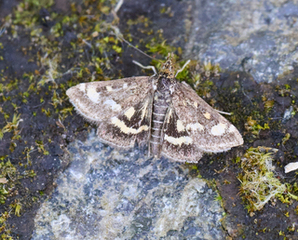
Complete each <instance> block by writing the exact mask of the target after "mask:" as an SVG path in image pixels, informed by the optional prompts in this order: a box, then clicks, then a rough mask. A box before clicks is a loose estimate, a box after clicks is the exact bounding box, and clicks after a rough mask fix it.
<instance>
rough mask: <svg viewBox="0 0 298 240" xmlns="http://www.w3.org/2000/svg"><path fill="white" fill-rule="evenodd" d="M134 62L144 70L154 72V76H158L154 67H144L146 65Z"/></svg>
mask: <svg viewBox="0 0 298 240" xmlns="http://www.w3.org/2000/svg"><path fill="white" fill-rule="evenodd" d="M132 62H133V63H134V64H135V65H137V66H139V67H141V68H144V69H152V71H153V72H154V74H153V76H155V75H157V72H156V69H155V67H154V66H144V65H142V64H141V63H139V62H137V61H135V60H132Z"/></svg>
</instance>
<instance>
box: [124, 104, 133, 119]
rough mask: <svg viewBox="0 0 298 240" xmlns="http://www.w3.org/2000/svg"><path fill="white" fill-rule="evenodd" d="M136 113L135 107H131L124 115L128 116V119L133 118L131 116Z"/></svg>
mask: <svg viewBox="0 0 298 240" xmlns="http://www.w3.org/2000/svg"><path fill="white" fill-rule="evenodd" d="M134 113H135V109H134V107H130V108H129V109H128V110H127V111H126V112H125V113H124V115H125V116H126V117H127V119H128V120H130V119H131V117H132V116H133V115H134Z"/></svg>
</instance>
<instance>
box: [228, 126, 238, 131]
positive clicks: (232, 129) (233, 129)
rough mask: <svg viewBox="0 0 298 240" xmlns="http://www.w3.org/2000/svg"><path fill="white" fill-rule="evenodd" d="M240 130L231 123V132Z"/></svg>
mask: <svg viewBox="0 0 298 240" xmlns="http://www.w3.org/2000/svg"><path fill="white" fill-rule="evenodd" d="M237 131H238V130H237V129H236V128H235V126H234V125H230V127H229V129H228V132H229V133H232V132H237Z"/></svg>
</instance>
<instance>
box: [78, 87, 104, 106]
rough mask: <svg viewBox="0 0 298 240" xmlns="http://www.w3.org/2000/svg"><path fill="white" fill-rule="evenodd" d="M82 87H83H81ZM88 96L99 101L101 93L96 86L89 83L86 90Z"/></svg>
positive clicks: (96, 101) (94, 100)
mask: <svg viewBox="0 0 298 240" xmlns="http://www.w3.org/2000/svg"><path fill="white" fill-rule="evenodd" d="M80 88H81V87H80ZM86 94H87V97H88V98H89V99H90V100H91V101H92V102H94V103H99V96H100V93H98V92H97V91H96V88H94V87H92V86H88V85H87V91H86Z"/></svg>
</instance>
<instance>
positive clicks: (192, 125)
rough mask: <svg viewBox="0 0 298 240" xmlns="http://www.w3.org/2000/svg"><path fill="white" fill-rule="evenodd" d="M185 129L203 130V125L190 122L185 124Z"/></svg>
mask: <svg viewBox="0 0 298 240" xmlns="http://www.w3.org/2000/svg"><path fill="white" fill-rule="evenodd" d="M186 129H187V130H188V131H198V130H199V131H204V126H203V125H202V124H200V123H190V124H187V126H186Z"/></svg>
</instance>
